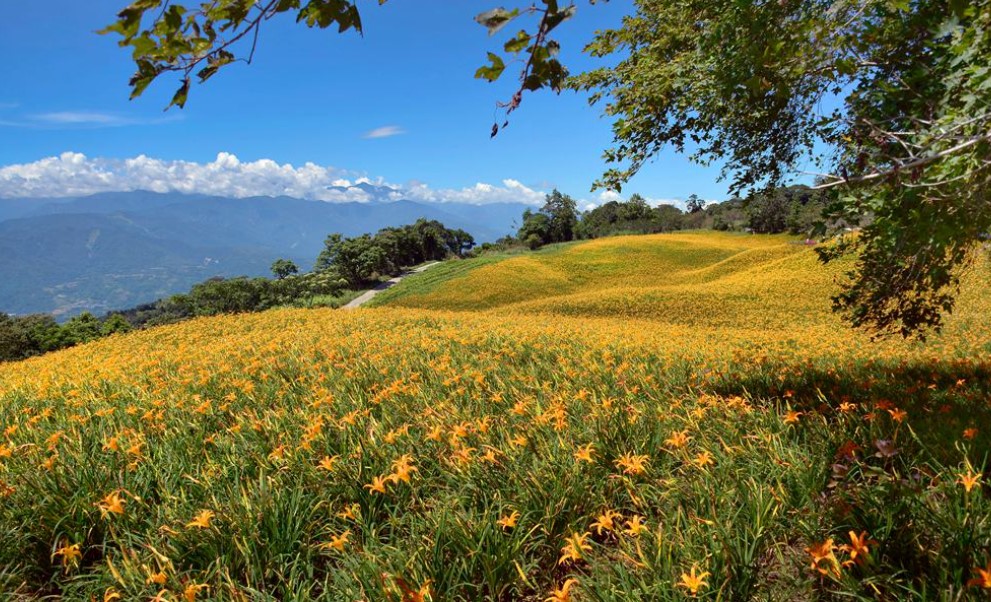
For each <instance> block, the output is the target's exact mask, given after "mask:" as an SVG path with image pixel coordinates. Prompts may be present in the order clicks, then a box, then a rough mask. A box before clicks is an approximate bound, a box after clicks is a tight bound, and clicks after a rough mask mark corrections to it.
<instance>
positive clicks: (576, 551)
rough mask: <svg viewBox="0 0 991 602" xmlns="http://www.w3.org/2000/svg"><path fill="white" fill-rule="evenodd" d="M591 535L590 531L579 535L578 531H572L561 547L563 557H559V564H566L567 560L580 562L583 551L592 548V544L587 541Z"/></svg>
mask: <svg viewBox="0 0 991 602" xmlns="http://www.w3.org/2000/svg"><path fill="white" fill-rule="evenodd" d="M589 535H591V533H589V532H588V531H586V532H585V533H582V534H581V535H579V534H578V533H572V534H571V535H570V536H569V537H568V538H566V539H565V540H564V541H565V543H564V546H562V547H561V558H559V559H558V561H557V563H558V564H564V563H565V562H578V561H579V560H581V559H582V552H588V551H590V550H591V549H592V546H590V545H589V544H587V543H585V540H586V539H588V536H589Z"/></svg>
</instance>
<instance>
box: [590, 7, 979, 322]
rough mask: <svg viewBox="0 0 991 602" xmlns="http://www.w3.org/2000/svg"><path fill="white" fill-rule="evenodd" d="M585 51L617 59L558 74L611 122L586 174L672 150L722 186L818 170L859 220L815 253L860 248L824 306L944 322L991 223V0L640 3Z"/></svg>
mask: <svg viewBox="0 0 991 602" xmlns="http://www.w3.org/2000/svg"><path fill="white" fill-rule="evenodd" d="M587 51H588V52H590V53H591V54H593V55H597V56H602V57H613V58H615V59H616V61H615V66H613V67H610V68H603V69H598V70H594V71H591V72H588V73H584V74H580V75H577V76H575V77H573V78H572V80H571V85H572V87H574V88H578V89H583V90H588V91H590V92H591V93H592V96H591V99H592V102H600V101H602V102H605V106H606V109H605V110H606V113H607V114H608V115H609V116H611V117H612V118H613V120H614V123H613V133H614V146H613V147H612V148H611V149H609V150H607V151H606V153H605V158H606V160H607V162H608V163H609V164H610V169H608V171H607V172H606V173H605V175H604V176H603V178H602V179H601V180H600V181H599V183H598V185H599V186H602V187H607V188H612V189H617V190H618V189H620V188H621V187H622V185H623V183H624V182H626V181H627V180H628V179H629V178H630V177H631V176H632V175H634V174H635V173H636V172H637V171H638V170H639V169H640V168H641V167H642V166H643V165H644V164H645V163H647V162H649V161H650V160H651V159H652V158H654V157H655V156H656V155H657V154H658V152H659V151H660V150H661V149H662V148H665V147H668V146H673V147H675V148H676V149H678V150H680V151H683V152H687V153H689V154H690V156H691V157H692V158H693V159H695V160H697V161H699V162H702V163H709V162H722V164H723V165H725V171H724V175H725V176H727V177H729V178H730V180H731V190H732V192H734V193H738V192H741V191H744V190H747V189H755V188H763V187H767V186H774V185H778V184H781V183H784V182H787V181H788V180H790V179H793V178H794V176H795V175H796V174H799V173H801V172H814V173H817V174H818V177H817V179H816V181H817V186H818V187H819V188H829V189H832V190H833V191H834V192H835V193H836V199H837V203H836V205H835V210H836V212H837V214H839V215H841V216H846V217H848V218H850V220H851V221H853V220H856V221H857V222H858V223H865V224H866V225H865V226H864V227H863V228H862V229H861V230H860V231H859V232H856V233H853V234H848V235H846V236H844V237H842V239H841V240H840V242H839V243H838V244H836V245H832V246H827V247H825V248H824V249H823V250H822V251H821V255H822V257H823V259H824V260H826V261H830V260H834V259H836V258H837V257H840V256H843V255H846V254H848V253H855V258H856V259H855V262H854V267H853V269H851V270H850V272H849V274H848V278H847V279H846V281H845V282H844V283H843V288H842V289H841V292H840V293H839V294H837V295H836V296H835V297H834V302H835V305H836V308H837V309H838V310H840V311H842V312H844V313H845V314H846V315H847V316H848V318H849V319H850V320H851V321H852V322H853V324H855V325H857V326H863V327H867V328H871V329H873V330H874V331H875V332H877V333H890V332H898V333H901V334H903V335H906V336H909V335H924V334H925V333H926V332H928V331H930V330H932V329H938V328H939V327H940V325H941V323H942V318H943V316H944V315H945V314H946V313H947V312H949V311H951V310H952V308H953V301H954V297H955V293H956V292H957V289H958V286H959V273H960V269H959V268H960V267H961V266H962V265H964V264H966V263H967V262H968V261H970V260H972V259H973V257H974V256H975V252H976V251H975V246H976V245H975V241H978V240H980V239H982V238H983V237H985V236H986V235H987V233H988V231H989V229H991V201H989V184H991V0H977V1H972V2H968V1H965V0H942V1H937V0H919V1H909V0H835V1H829V0H770V1H756V0H752V1H741V0H637V1H636V11H635V13H634V14H633V15H630V16H629V17H627V18H626V19H624V22H623V25H622V27H621V28H619V29H615V30H606V31H601V32H599V33H598V34H597V35H596V38H595V39H594V40H593V42H592V43H591V44H590V45H589V46H588V48H587ZM865 220H866V221H865Z"/></svg>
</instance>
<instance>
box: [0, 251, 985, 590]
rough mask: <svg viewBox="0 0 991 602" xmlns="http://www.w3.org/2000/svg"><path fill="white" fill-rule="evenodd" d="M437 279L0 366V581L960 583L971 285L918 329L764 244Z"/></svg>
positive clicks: (846, 586) (968, 458)
mask: <svg viewBox="0 0 991 602" xmlns="http://www.w3.org/2000/svg"><path fill="white" fill-rule="evenodd" d="M479 264H481V265H479ZM466 268H474V269H466ZM432 270H438V271H437V272H433V273H432V272H431V271H428V272H426V273H424V274H422V275H420V276H417V277H414V278H410V279H408V280H407V281H406V283H404V284H403V285H400V286H401V287H404V288H405V291H406V292H405V294H403V295H399V294H398V293H397V294H396V296H394V297H393V300H392V302H391V303H392V304H394V305H408V306H414V307H382V308H377V309H372V310H359V311H354V312H337V311H331V310H323V309H320V310H276V311H270V312H264V313H262V314H256V315H245V316H227V317H218V318H211V319H200V320H194V321H191V322H187V323H183V324H178V325H174V326H169V327H164V328H157V329H152V330H149V331H146V332H139V333H133V334H129V335H126V336H115V337H111V338H109V339H106V340H103V341H99V342H97V343H94V344H90V345H86V346H82V347H79V348H74V349H70V350H66V351H63V352H59V353H56V354H51V355H49V356H45V357H42V358H37V359H34V360H30V361H27V362H21V363H17V364H10V365H4V366H0V429H2V430H0V433H2V436H0V592H5V593H8V592H11V591H16V592H18V593H19V594H20V595H21V596H24V597H25V598H32V597H36V596H40V595H45V594H47V595H54V594H61V595H63V596H65V597H66V598H68V599H88V598H89V597H91V596H95V597H97V598H99V597H100V596H103V595H105V594H106V593H107V592H110V593H114V592H116V593H119V594H121V595H122V596H123V598H124V599H148V598H150V597H151V596H153V595H155V594H156V593H159V592H160V591H162V590H165V592H166V594H167V596H168V597H169V599H176V598H179V597H181V596H184V595H185V596H187V597H188V596H189V592H190V588H191V587H192V588H193V589H194V590H195V586H197V585H200V584H202V585H207V586H209V589H203V590H199V593H198V596H194V597H195V598H196V599H198V600H203V599H208V598H210V597H214V598H216V599H225V600H226V599H243V598H239V597H241V596H243V597H244V598H247V599H252V600H255V599H257V600H267V599H273V598H274V599H280V600H290V599H293V600H302V599H316V598H322V599H326V600H359V599H366V600H386V599H393V600H397V601H398V600H401V599H402V597H403V595H402V594H401V590H402V588H403V587H405V586H406V585H405V584H409V585H410V586H412V587H413V588H414V589H419V588H420V587H422V586H424V584H427V583H429V586H427V587H428V588H429V589H430V591H431V593H432V596H433V599H434V600H480V599H486V598H496V599H500V600H536V599H543V598H544V597H546V596H547V595H549V594H550V593H551V592H552V591H553V590H554V589H556V588H558V587H561V586H562V584H564V583H567V582H568V581H567V580H568V579H577V580H578V583H577V585H575V586H574V587H573V589H572V590H571V600H574V601H576V602H578V601H581V602H584V601H588V600H597V601H616V602H618V601H620V600H624V601H625V600H630V599H638V598H639V599H643V600H647V599H649V600H672V601H674V600H682V599H685V598H686V597H687V594H688V593H690V590H689V589H688V588H687V587H686V586H685V580H684V574H685V573H688V572H690V571H691V570H692V569H693V567H694V568H696V569H697V570H698V571H704V572H707V573H709V575H708V576H707V578H706V579H705V581H706V584H705V585H703V586H701V587H700V589H699V592H698V595H699V597H701V598H707V599H713V600H715V599H728V598H732V599H753V598H756V599H772V600H784V599H813V598H823V599H830V598H831V597H832V596H834V595H835V596H837V597H840V598H843V599H849V598H854V599H858V598H860V599H869V598H877V597H880V598H884V599H913V598H919V599H934V598H938V597H940V596H942V597H943V599H947V600H951V599H963V598H966V596H967V595H969V594H970V593H974V594H975V595H976V589H975V588H968V587H967V586H966V582H967V580H968V579H970V577H972V576H973V575H974V573H973V569H974V567H977V566H983V565H984V564H985V563H986V562H987V561H988V558H989V555H991V499H989V498H988V496H987V495H986V494H985V493H984V489H983V488H982V487H981V486H980V485H978V486H977V487H976V488H974V489H973V490H972V491H970V492H968V491H965V489H964V487H963V486H962V485H961V479H962V478H963V477H964V476H968V475H970V476H972V475H974V474H976V473H980V472H987V467H986V463H987V450H988V449H989V445H991V438H989V436H988V434H989V433H987V432H985V431H988V430H991V429H987V428H986V426H985V425H986V424H988V423H991V415H989V405H988V403H987V400H988V399H989V396H991V359H989V357H988V350H989V349H991V346H989V345H988V344H989V342H991V325H989V324H988V323H987V320H986V316H987V315H989V308H988V301H987V300H986V298H985V296H984V295H982V290H984V288H983V287H984V285H986V277H985V276H984V275H982V274H975V275H974V276H973V277H972V280H973V282H971V284H970V285H968V287H967V289H966V290H965V293H964V296H963V304H962V307H961V310H960V311H959V312H958V315H956V316H955V317H954V318H953V321H952V323H951V326H950V328H949V329H948V332H947V333H946V334H945V335H943V336H940V337H937V338H935V339H934V340H932V341H930V342H929V343H928V344H927V345H925V346H922V345H917V344H907V343H903V342H899V341H890V342H885V343H882V344H871V343H870V342H869V341H868V340H867V339H866V337H864V336H861V335H856V334H853V333H850V332H849V331H847V330H845V329H844V328H843V327H842V325H841V324H840V323H839V322H838V321H837V320H836V319H835V317H833V316H831V314H829V312H828V293H829V291H830V290H831V287H832V284H831V282H832V274H831V273H830V272H824V271H823V270H821V269H820V268H819V266H818V265H817V264H816V263H815V259H814V256H813V255H812V253H811V251H810V250H809V249H806V248H803V247H800V246H797V245H792V244H789V243H788V241H787V239H784V238H775V237H743V236H733V235H722V234H713V233H690V234H678V235H662V236H656V237H621V238H611V239H605V240H600V241H594V242H592V243H587V244H580V245H571V246H564V247H561V248H556V249H550V250H547V251H545V252H542V253H540V254H534V255H523V256H517V257H510V258H504V259H501V260H499V261H488V262H486V261H479V262H477V263H475V264H473V263H470V262H460V263H451V264H447V265H445V266H439V267H437V268H432ZM459 272H460V273H459ZM421 278H422V279H423V280H419V279H421ZM430 278H432V279H433V280H430ZM407 284H408V286H407ZM396 289H400V287H396ZM400 292H402V291H400ZM420 305H424V306H428V307H431V308H433V309H422V308H420V307H416V306H420ZM436 308H442V309H436ZM450 310H456V311H450ZM795 411H797V412H800V413H799V414H794V413H789V412H795ZM902 412H906V413H907V414H905V415H903V414H902ZM967 428H974V429H975V431H974V432H970V434H969V435H966V436H965V433H964V429H967ZM679 433H682V434H683V435H684V437H679V436H678V434H679ZM885 442H889V443H885ZM844 450H845V451H844ZM582 452H584V453H585V455H582ZM893 452H897V453H893ZM586 456H587V458H586ZM404 457H405V458H406V460H405V461H404V460H403V458H404ZM325 460H326V461H330V464H331V466H330V469H329V470H328V469H327V468H326V467H325V466H322V465H321V462H322V461H325ZM404 462H406V463H409V464H411V465H412V466H415V467H416V471H413V472H410V474H409V476H410V480H409V481H408V482H407V481H405V480H404V479H403V478H402V477H401V472H402V471H401V469H402V466H403V465H404ZM390 475H391V476H392V478H389V477H390ZM377 478H378V479H383V478H385V479H386V480H385V481H384V482H383V486H384V492H375V491H373V490H372V487H373V486H374V485H375V483H376V479H377ZM111 494H114V495H118V496H120V497H121V498H122V499H124V500H125V501H124V505H123V512H122V513H117V512H114V511H111V510H108V508H109V507H111V505H109V504H108V499H110V498H109V496H110V495H111ZM111 501H112V499H111ZM203 510H210V511H211V512H215V516H214V518H213V519H212V522H211V524H210V526H209V527H206V528H200V527H197V526H195V525H191V522H192V519H193V517H194V516H196V515H198V514H199V513H200V512H202V511H203ZM514 512H516V513H518V515H517V518H516V520H517V524H516V526H515V527H503V526H500V525H499V524H498V523H497V521H498V520H500V519H504V518H507V517H512V516H513V513H514ZM611 512H615V513H617V514H616V515H612V514H610V513H611ZM631 521H633V522H631ZM638 522H642V524H643V525H644V529H643V530H640V529H639V528H638V527H636V525H637V524H638ZM850 531H854V532H855V533H860V532H862V531H863V532H866V533H867V534H869V536H870V538H871V539H874V540H876V541H877V543H872V544H870V545H869V547H870V550H871V552H870V560H869V561H868V562H863V563H858V562H854V563H852V564H851V565H850V566H841V565H840V564H839V561H843V560H849V559H850V554H849V552H848V551H844V550H843V549H840V548H834V549H830V550H828V552H829V554H824V555H823V556H822V557H821V558H820V559H819V561H817V563H816V565H815V568H816V569H817V570H813V569H812V568H810V562H812V560H813V559H812V557H811V556H810V553H809V552H808V551H807V548H810V547H813V546H815V545H818V544H824V543H825V542H827V541H829V540H830V539H832V540H833V541H835V543H836V544H837V545H838V544H840V543H841V542H843V543H850V538H849V532H850ZM345 536H346V538H345V539H346V540H341V539H340V538H342V537H345ZM334 542H337V544H334ZM76 544H78V545H79V550H80V554H82V556H81V557H80V558H78V559H74V558H73V559H72V560H67V559H66V554H69V556H70V557H71V552H67V550H71V546H73V545H76ZM329 544H334V545H329ZM827 548H828V546H827ZM813 549H817V548H813ZM819 549H826V548H819ZM59 550H62V552H63V553H62V555H55V556H53V552H58V551H59ZM833 559H835V560H836V563H835V564H834V563H833ZM76 560H78V562H76ZM159 575H161V577H162V581H163V582H162V583H157V582H156V581H154V580H152V578H153V577H155V578H157V576H159ZM401 584H402V585H401ZM195 593H196V592H194V594H195ZM975 599H976V598H975Z"/></svg>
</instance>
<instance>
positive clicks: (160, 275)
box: [0, 184, 527, 317]
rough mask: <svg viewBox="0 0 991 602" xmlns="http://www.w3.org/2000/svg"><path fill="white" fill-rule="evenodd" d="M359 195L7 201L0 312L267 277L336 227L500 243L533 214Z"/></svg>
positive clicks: (388, 192)
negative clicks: (423, 226)
mask: <svg viewBox="0 0 991 602" xmlns="http://www.w3.org/2000/svg"><path fill="white" fill-rule="evenodd" d="M356 188H357V189H358V191H360V192H362V193H364V194H362V196H363V197H364V198H366V199H370V200H368V201H367V202H346V203H328V202H323V201H308V200H301V199H295V198H289V197H276V198H273V197H252V198H244V199H230V198H220V197H211V196H203V195H184V194H177V193H166V194H161V193H154V192H120V193H103V194H97V195H93V196H88V197H81V198H68V199H0V312H6V313H11V314H26V313H35V312H45V313H54V314H56V315H57V316H59V317H68V316H71V315H74V314H77V313H80V312H82V311H92V312H94V313H102V312H105V311H108V310H113V309H122V308H125V307H131V306H134V305H136V304H139V303H144V302H148V301H153V300H155V299H158V298H161V297H165V296H168V295H172V294H175V293H178V292H183V291H186V290H188V289H189V287H190V286H192V285H193V284H195V283H197V282H201V281H203V280H205V279H207V278H210V277H212V276H238V275H246V276H259V275H267V274H268V273H269V267H270V266H271V264H272V262H273V261H274V260H276V259H278V258H280V257H284V258H288V259H292V260H293V261H295V262H296V263H297V264H299V266H300V268H302V269H310V267H311V266H312V264H313V262H314V260H315V259H316V257H317V255H318V254H319V253H320V250H321V249H322V248H323V241H324V239H325V238H326V236H327V235H328V234H330V233H332V232H340V233H342V234H344V235H345V236H355V235H358V234H362V233H365V232H375V231H377V230H379V229H380V228H384V227H386V226H400V225H403V224H408V223H412V222H415V221H416V220H417V219H419V218H421V217H424V218H427V219H435V220H438V221H440V222H443V223H444V225H446V226H448V227H451V228H461V229H464V230H466V231H468V232H470V233H471V234H472V235H473V236H474V237H475V240H476V241H477V242H479V243H481V242H486V241H493V240H495V239H497V238H499V237H501V236H504V235H506V234H509V233H511V232H513V231H514V230H515V227H516V226H515V225H516V224H518V223H519V220H520V215H521V214H522V213H523V210H524V209H526V207H527V206H526V205H523V204H516V203H497V204H488V205H469V204H461V203H423V202H414V201H409V200H402V199H400V200H388V199H394V198H396V197H397V196H399V195H400V194H401V193H400V192H399V191H396V190H395V189H391V188H385V187H377V186H374V185H370V184H359V185H358V186H357V187H356ZM341 192H345V193H346V192H348V189H345V188H341ZM351 192H356V191H351Z"/></svg>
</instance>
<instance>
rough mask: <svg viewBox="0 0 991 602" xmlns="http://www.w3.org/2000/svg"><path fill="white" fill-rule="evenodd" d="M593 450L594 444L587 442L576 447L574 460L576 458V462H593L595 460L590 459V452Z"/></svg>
mask: <svg viewBox="0 0 991 602" xmlns="http://www.w3.org/2000/svg"><path fill="white" fill-rule="evenodd" d="M594 451H595V445H594V444H592V443H588V444H586V445H582V446H581V447H579V448H578V450H577V451H575V460H577V461H578V462H588V463H590V464H591V463H593V462H595V460H593V459H592V452H594Z"/></svg>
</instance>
